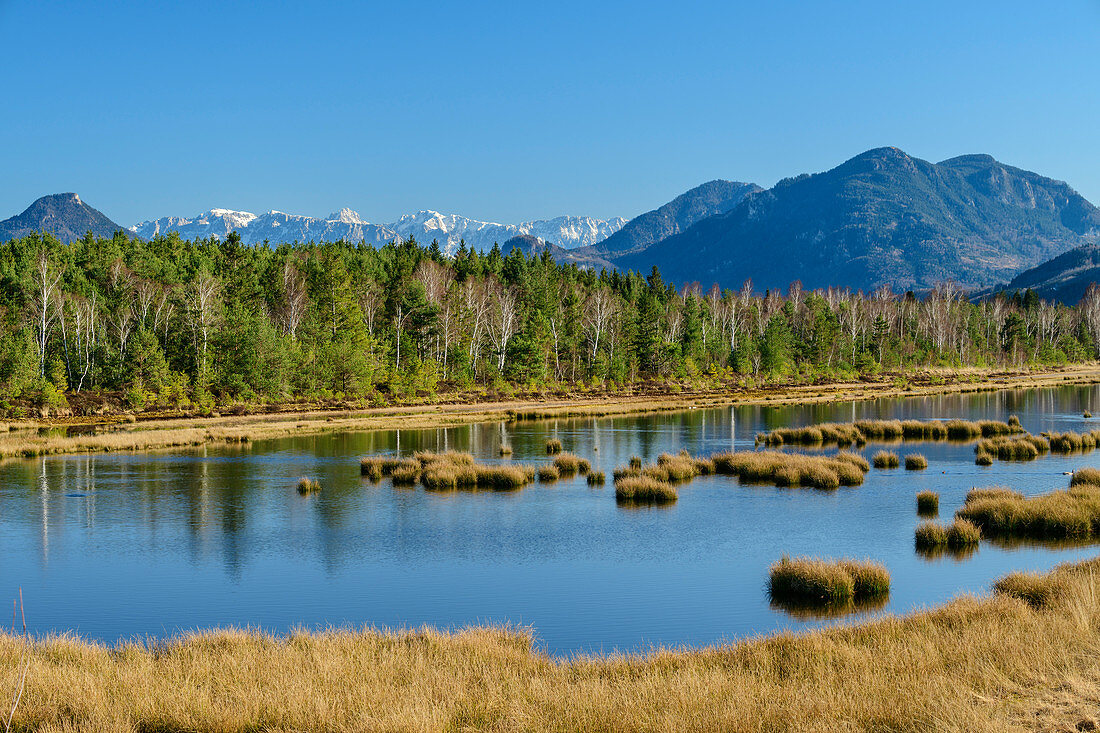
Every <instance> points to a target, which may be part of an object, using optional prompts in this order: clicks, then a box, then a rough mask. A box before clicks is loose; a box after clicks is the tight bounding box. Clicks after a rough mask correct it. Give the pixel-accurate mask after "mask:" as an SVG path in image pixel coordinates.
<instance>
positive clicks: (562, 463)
mask: <svg viewBox="0 0 1100 733" xmlns="http://www.w3.org/2000/svg"><path fill="white" fill-rule="evenodd" d="M554 466H556V467H557V469H558V472H559V473H560V474H561V475H562V476H572V475H573V474H576V473H579V474H581V475H582V476H583V475H584V474H586V473H588V472H589V471H590V470H591V469H592V464H591V463H589V462H588V459H587V458H580V457H578V456H575V455H573V454H572V453H561V454H559V455H558V456H557V457H556V458H554Z"/></svg>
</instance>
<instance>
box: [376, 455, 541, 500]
mask: <svg viewBox="0 0 1100 733" xmlns="http://www.w3.org/2000/svg"><path fill="white" fill-rule="evenodd" d="M363 466H364V471H366V470H369V471H370V472H371V474H370V475H373V474H374V473H375V472H377V473H378V474H379V475H381V474H382V472H385V474H386V475H389V476H391V477H392V478H393V482H394V484H406V485H411V484H414V483H416V481H417V479H419V480H420V483H421V484H422V485H423V486H424V488H426V489H429V490H432V491H450V490H455V489H493V490H496V491H505V490H510V489H518V488H522V487H523V486H526V485H527V484H529V483H531V482H532V481H534V480H535V470H534V469H533V468H531V467H530V466H517V465H485V464H479V463H477V462H476V461H475V460H474V457H473V456H472V455H470V454H469V453H460V452H457V451H446V452H443V453H433V452H431V451H417V452H416V453H414V454H413V455H412V457H411V458H404V459H392V458H386V459H363Z"/></svg>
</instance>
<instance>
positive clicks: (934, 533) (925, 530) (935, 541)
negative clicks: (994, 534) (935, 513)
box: [914, 519, 982, 550]
mask: <svg viewBox="0 0 1100 733" xmlns="http://www.w3.org/2000/svg"><path fill="white" fill-rule="evenodd" d="M981 539H982V533H981V530H979V529H978V527H977V526H975V525H974V524H972V523H971V522H968V521H967V520H965V519H956V520H955V521H954V522H952V523H951V524H950V525H947V526H945V525H942V524H939V523H938V522H921V523H920V525H918V526H917V529H916V532H914V544H915V545H916V547H917V549H918V550H936V549H939V548H944V547H946V548H949V549H952V550H958V549H963V548H966V547H973V546H975V545H977V544H978V543H979V542H980V541H981Z"/></svg>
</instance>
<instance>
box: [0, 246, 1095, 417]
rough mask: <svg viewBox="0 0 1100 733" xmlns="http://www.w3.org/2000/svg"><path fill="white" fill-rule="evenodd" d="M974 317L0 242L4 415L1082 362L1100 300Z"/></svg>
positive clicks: (466, 272) (366, 251) (651, 277)
mask: <svg viewBox="0 0 1100 733" xmlns="http://www.w3.org/2000/svg"><path fill="white" fill-rule="evenodd" d="M1090 298H1091V300H1090V299H1089V298H1087V299H1086V301H1085V302H1084V303H1083V304H1082V305H1081V306H1079V307H1076V308H1070V307H1066V306H1061V305H1054V304H1050V303H1045V302H1041V301H1039V300H1038V298H1036V297H1034V295H1033V294H1030V293H1028V294H1025V296H1023V297H1021V296H1016V297H1015V298H1007V299H1006V298H1003V297H1001V298H998V299H996V300H992V301H990V302H988V303H983V304H980V305H974V304H970V303H968V302H967V301H966V300H965V298H964V297H963V295H962V293H961V291H959V290H958V289H957V288H954V287H952V286H941V287H939V288H937V289H936V290H935V291H934V292H933V293H932V294H931V295H930V296H928V297H927V298H924V299H918V298H915V297H913V296H912V295H905V296H897V295H894V294H892V293H890V292H889V291H888V290H885V289H880V290H879V291H876V292H875V293H874V294H873V295H871V296H866V297H865V296H863V295H862V294H856V295H853V294H852V293H850V292H848V291H846V290H838V289H830V290H825V291H820V292H808V291H804V290H802V288H801V286H800V285H799V284H798V283H795V284H793V285H792V286H791V287H790V288H789V289H786V290H785V291H784V292H780V291H778V290H772V291H768V292H767V293H764V294H759V293H754V291H753V288H752V285H751V283H745V285H744V286H743V287H742V288H741V289H740V290H738V291H729V290H727V291H719V290H717V289H712V290H710V291H708V292H700V291H698V290H692V289H682V290H677V289H675V288H673V287H670V286H668V285H667V284H666V283H665V282H664V281H663V280H662V278H661V275H660V274H659V273H658V272H657V271H655V270H654V271H653V272H651V273H649V274H648V275H647V276H642V275H639V274H635V273H626V274H621V273H612V272H601V273H596V272H593V271H591V270H583V269H579V268H577V267H576V266H575V265H559V264H557V263H555V261H554V260H553V258H552V257H551V256H549V254H546V253H542V254H538V255H527V254H525V253H524V250H523V248H519V247H517V248H513V249H512V250H511V251H510V252H509V253H508V254H507V255H504V254H502V253H501V251H500V250H499V249H498V248H494V249H493V250H492V251H491V252H489V253H487V254H480V253H477V252H474V251H471V250H470V249H468V248H466V247H461V248H460V249H459V252H458V254H457V255H456V256H455V257H453V258H448V257H446V256H444V255H443V254H442V252H441V251H440V248H439V247H438V246H437V245H435V244H434V243H433V244H432V245H429V246H420V245H418V244H416V243H415V242H405V243H400V244H389V245H386V246H384V247H381V248H378V249H376V248H374V247H370V246H366V245H351V244H345V243H332V244H321V245H315V244H302V245H285V244H284V245H280V246H278V247H272V248H269V247H264V246H245V245H242V244H241V243H240V241H239V239H238V238H237V237H236V236H230V237H229V238H227V239H226V240H225V241H221V242H219V241H216V240H204V241H197V242H185V241H181V240H179V239H178V238H176V237H175V236H169V237H157V238H154V239H153V240H152V241H148V242H145V241H140V240H135V239H131V238H128V237H126V236H125V235H122V234H119V235H116V236H115V237H114V238H112V239H97V238H94V237H92V236H88V237H85V238H84V239H82V240H78V241H76V242H74V243H72V244H71V245H63V244H61V243H60V242H58V241H57V240H56V239H54V238H52V237H49V236H45V237H43V236H40V235H31V236H27V237H24V238H21V239H17V240H14V241H10V242H8V243H6V244H3V245H0V322H2V324H3V326H2V328H0V385H2V387H3V390H4V394H5V395H6V396H7V397H6V399H5V401H4V402H3V403H0V412H6V413H7V414H8V415H13V414H18V413H19V412H20V411H21V410H27V409H35V408H41V407H45V408H48V409H53V410H65V409H68V406H69V404H70V401H72V404H73V406H74V407H73V409H77V410H80V409H87V408H86V407H81V406H79V405H83V404H84V403H85V400H83V399H81V397H80V396H84V395H89V394H104V393H111V394H113V395H115V396H116V399H119V400H122V401H123V402H125V403H126V404H128V405H129V406H130V407H131V408H134V409H140V408H153V407H157V408H164V409H167V408H189V409H198V410H211V409H214V408H215V407H216V406H218V405H231V404H234V403H259V402H289V401H294V400H305V399H310V400H315V399H343V400H363V401H364V403H365V404H383V403H388V402H393V401H398V400H403V399H410V398H415V397H421V398H423V397H425V396H431V395H434V394H437V393H442V392H452V391H462V390H475V389H491V390H496V391H498V392H502V393H504V394H507V393H509V391H511V390H513V389H523V390H532V391H538V390H541V389H545V388H547V387H548V386H549V387H551V388H552V387H553V386H554V385H578V384H584V385H586V386H591V385H593V384H601V385H604V386H606V387H608V388H611V389H617V388H623V387H625V386H627V385H631V384H634V383H638V382H640V381H643V380H647V381H652V380H659V381H662V382H668V383H672V382H675V383H679V384H682V383H685V382H694V383H698V384H702V383H704V382H709V383H719V382H720V383H726V384H729V383H733V382H737V381H740V382H747V381H749V380H753V381H754V382H756V383H759V381H760V380H763V379H811V378H819V377H821V378H828V377H835V376H841V375H851V374H853V373H856V372H870V371H877V370H880V369H898V368H907V367H914V366H926V365H939V364H948V365H951V364H979V365H981V364H994V363H1024V362H1044V363H1047V362H1060V361H1065V360H1083V359H1091V358H1094V357H1095V344H1096V343H1097V336H1098V334H1100V297H1096V296H1090Z"/></svg>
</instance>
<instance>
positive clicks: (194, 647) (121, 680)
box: [0, 560, 1100, 733]
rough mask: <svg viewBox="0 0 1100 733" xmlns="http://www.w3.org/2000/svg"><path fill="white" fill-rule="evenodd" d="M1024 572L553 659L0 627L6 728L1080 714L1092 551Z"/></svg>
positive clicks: (938, 721) (1093, 608)
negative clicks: (848, 621)
mask: <svg viewBox="0 0 1100 733" xmlns="http://www.w3.org/2000/svg"><path fill="white" fill-rule="evenodd" d="M1039 577H1040V578H1046V579H1049V581H1050V587H1049V588H1039V589H1038V590H1037V591H1035V590H1028V588H1033V587H1035V586H1036V583H1034V582H1031V583H1028V584H1027V585H1025V584H1022V583H1019V582H1018V581H1016V580H1014V581H1012V582H1010V583H1001V582H999V583H998V584H997V588H998V590H997V592H996V593H994V594H992V595H990V596H987V597H983V598H975V597H973V596H964V597H961V598H959V599H957V600H954V601H951V602H950V603H948V604H946V605H944V606H941V607H939V608H936V609H932V610H927V611H920V612H917V613H914V614H911V615H907V616H902V617H898V616H887V617H884V618H881V619H874V620H869V621H866V622H862V623H859V624H856V625H852V626H830V627H828V628H823V629H815V630H811V631H806V632H804V633H792V632H789V631H784V632H780V633H776V634H772V635H769V636H766V637H760V638H753V639H747V640H744V641H739V642H736V643H732V644H722V645H716V646H713V647H707V648H696V649H688V648H680V649H666V648H659V649H654V650H652V651H650V652H647V653H644V654H610V655H608V654H600V655H595V656H590V655H576V656H571V657H569V658H564V659H563V658H555V657H551V656H548V655H546V654H545V653H544V652H542V651H540V650H539V648H538V647H537V646H536V644H535V638H534V633H533V632H530V631H525V630H522V629H510V628H500V627H495V628H494V627H489V628H485V627H481V628H467V629H462V630H459V631H455V632H452V633H444V632H440V631H436V630H433V629H429V628H422V629H416V630H403V631H383V630H375V629H369V628H368V629H361V630H353V629H328V630H321V631H316V632H308V631H299V632H295V633H293V634H291V635H289V636H271V635H268V634H265V633H263V632H261V631H258V630H238V629H225V630H213V631H205V632H199V633H192V634H186V635H180V636H177V637H174V638H170V639H165V640H161V641H158V642H141V641H136V642H135V641H127V642H124V643H122V644H120V645H118V646H106V645H104V644H101V643H97V642H89V641H85V640H83V639H81V638H78V637H75V636H71V635H67V636H47V637H41V638H34V639H32V640H31V642H30V644H29V646H26V645H25V640H24V637H22V636H20V635H15V634H10V633H0V689H3V690H6V691H9V693H8V694H9V695H10V691H11V690H14V689H15V688H16V685H17V683H18V676H19V670H20V664H19V660H20V656H21V654H22V653H23V650H24V649H28V650H29V662H30V666H29V670H28V674H27V677H26V690H25V692H24V695H23V698H22V702H21V703H20V704H19V705H18V706H17V707H16V708H15V711H14V714H13V719H12V730H18V731H32V730H41V731H56V732H58V733H60V732H61V731H78V730H81V731H84V730H87V731H93V730H94V731H180V730H188V731H260V730H270V731H276V730H280V731H291V730H325V731H331V732H332V733H351V732H358V731H364V730H408V731H413V730H416V731H421V730H472V729H493V730H501V731H506V730H585V731H596V730H620V731H629V730H695V731H711V730H714V731H718V730H721V731H733V730H737V731H741V730H745V731H750V730H751V731H777V730H803V731H822V730H847V731H870V730H880V731H884V730H899V731H900V730H904V731H918V730H942V731H959V732H961V731H968V732H971V731H972V732H975V733H1003V732H1004V731H1025V730H1070V731H1072V730H1075V729H1078V728H1079V726H1080V728H1079V729H1082V730H1084V729H1087V728H1088V727H1089V726H1088V722H1089V721H1091V720H1094V717H1095V715H1096V710H1095V702H1094V701H1095V700H1096V699H1097V698H1096V695H1097V693H1098V691H1100V684H1098V683H1097V682H1096V676H1095V660H1096V655H1097V653H1098V651H1100V632H1098V631H1097V630H1098V629H1100V562H1098V561H1095V560H1094V561H1089V562H1086V563H1081V564H1078V565H1067V566H1063V567H1060V568H1058V569H1056V570H1054V571H1052V572H1051V573H1049V574H1047V575H1044V576H1039ZM1025 593H1026V594H1028V595H1032V596H1035V597H1036V598H1042V599H1043V602H1042V603H1041V604H1038V603H1034V602H1032V601H1029V600H1028V598H1027V596H1026V595H1025ZM288 691H300V692H299V693H297V694H289V693H288ZM929 691H934V694H930V692H929ZM322 693H323V694H322ZM731 701H733V702H731ZM5 712H6V710H5ZM1083 723H1085V724H1083Z"/></svg>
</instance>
